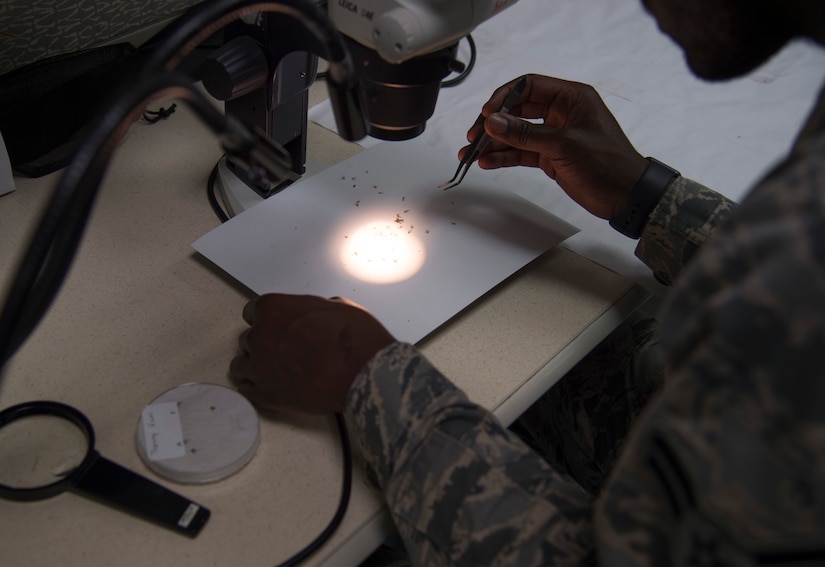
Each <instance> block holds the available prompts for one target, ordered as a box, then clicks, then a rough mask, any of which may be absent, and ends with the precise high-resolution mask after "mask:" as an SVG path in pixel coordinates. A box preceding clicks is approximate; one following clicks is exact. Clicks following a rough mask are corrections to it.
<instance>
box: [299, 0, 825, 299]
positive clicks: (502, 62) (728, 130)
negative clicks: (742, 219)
mask: <svg viewBox="0 0 825 567" xmlns="http://www.w3.org/2000/svg"><path fill="white" fill-rule="evenodd" d="M473 37H474V38H475V42H476V44H477V46H478V60H477V64H476V66H475V69H474V70H473V71H472V73H471V75H470V76H469V77H468V78H467V80H466V81H465V82H464V83H462V84H461V85H459V86H457V87H454V88H449V89H442V91H441V94H440V96H439V100H438V104H437V106H436V110H435V114H434V116H433V118H432V119H431V120H429V121H428V123H427V129H426V131H425V132H424V134H423V136H422V137H423V139H425V140H426V141H427V143H428V144H430V145H431V146H433V147H434V148H437V149H439V150H441V151H443V152H444V153H445V154H447V155H451V156H455V155H456V154H457V153H458V150H459V148H460V147H461V146H462V145H464V144H465V143H466V132H467V129H468V128H469V127H470V125H471V124H472V123H473V121H474V120H475V117H476V116H477V115H478V112H479V110H480V109H481V106H482V105H483V104H484V102H486V101H487V99H488V98H489V96H490V94H492V92H493V90H494V89H495V88H496V87H498V86H499V85H501V84H503V83H505V82H507V81H509V80H510V79H513V78H515V77H517V76H519V75H521V74H523V73H540V74H545V75H551V76H556V77H561V78H565V79H570V80H574V81H580V82H584V83H588V84H591V85H593V86H595V87H596V89H597V90H598V91H599V93H600V94H601V96H602V98H603V99H604V101H605V103H606V104H607V106H608V107H609V108H610V109H611V111H612V112H613V113H614V114H615V116H616V117H617V118H618V120H619V122H620V124H621V125H622V127H623V129H624V131H625V133H626V134H627V135H628V136H629V138H630V140H631V141H632V142H633V144H634V146H635V147H636V148H637V149H638V150H639V151H640V152H641V153H642V154H644V155H651V156H654V157H656V158H658V159H660V160H662V161H664V162H666V163H668V164H670V165H672V166H673V167H675V168H676V169H678V170H680V171H681V172H682V174H683V175H685V176H686V177H689V178H691V179H694V180H696V181H699V182H700V183H704V184H706V185H708V186H710V187H713V188H714V189H716V190H718V191H720V192H721V193H723V194H725V195H727V196H728V197H730V198H732V199H734V200H740V199H741V198H742V197H743V196H744V194H745V192H746V191H747V190H748V188H749V187H750V186H752V185H753V183H754V182H755V181H757V180H758V179H759V177H760V176H761V175H763V174H764V173H765V172H766V170H767V169H769V168H770V167H771V165H772V164H774V163H775V162H776V160H777V159H779V158H780V157H781V156H782V155H784V154H785V153H786V152H787V151H788V149H789V147H790V144H791V142H792V140H793V138H794V137H795V135H796V133H797V131H798V130H799V128H800V127H801V124H802V121H803V120H804V118H805V116H806V115H807V113H808V111H809V110H810V108H811V106H812V104H813V102H814V100H815V98H816V95H817V93H818V91H819V88H820V85H821V84H822V81H823V76H825V71H823V69H825V50H822V49H821V48H819V47H816V46H813V45H808V44H805V43H795V44H793V45H790V46H789V47H787V48H786V49H785V50H784V51H782V52H781V53H780V54H779V55H778V56H777V57H775V58H774V59H773V60H772V61H770V62H768V63H767V64H766V65H764V66H763V67H761V68H760V69H758V70H756V71H754V72H753V73H751V74H750V75H748V76H747V77H743V78H741V79H737V80H734V81H728V82H725V83H721V84H720V83H708V82H705V81H702V80H700V79H698V78H696V77H695V76H694V75H692V73H691V72H690V70H689V69H688V68H687V66H686V65H685V62H684V57H683V55H682V52H681V49H680V48H679V47H678V46H677V45H676V44H675V43H674V42H673V41H672V40H671V39H670V38H668V37H667V36H665V35H664V34H662V33H661V32H660V31H659V30H658V28H657V27H656V23H655V21H654V20H653V18H652V17H651V16H649V15H648V14H647V13H646V12H645V11H644V9H643V8H642V5H641V2H639V0H586V1H583V2H554V1H548V0H519V2H518V3H516V4H515V5H514V6H512V7H511V8H508V9H507V10H505V11H504V12H502V13H501V14H500V15H498V16H496V17H495V18H492V19H490V20H488V21H487V22H484V23H483V24H482V25H481V26H479V27H478V28H477V29H476V30H475V31H473ZM459 55H460V57H459V58H460V59H462V60H464V61H466V60H467V59H468V56H467V46H466V43H465V42H462V43H461V44H460V51H459ZM310 119H312V120H314V121H316V122H318V123H319V124H321V125H323V126H325V127H327V128H330V129H334V128H335V126H334V120H333V118H332V115H331V112H330V110H329V107H328V105H326V104H322V105H318V106H316V107H314V108H312V109H311V110H310ZM370 143H373V141H372V140H371V139H367V140H365V141H364V143H363V145H365V147H368V146H369V144H370ZM513 175H514V176H515V179H516V180H517V183H516V184H515V186H517V187H518V191H519V192H520V193H521V194H523V195H525V196H526V197H528V198H529V199H531V200H532V201H534V202H537V203H540V204H541V205H542V206H544V207H546V208H547V209H548V210H550V211H552V212H553V214H555V215H557V216H558V217H560V218H562V219H564V220H565V221H567V222H569V223H570V224H572V225H574V226H576V227H578V228H579V229H581V230H580V232H579V233H578V234H576V235H575V236H573V237H572V238H570V239H568V240H567V241H566V242H565V243H564V245H565V246H566V247H569V248H571V249H573V250H575V251H576V252H578V253H580V254H583V255H585V256H587V257H589V258H591V259H593V260H595V261H597V262H600V263H601V264H603V265H605V266H607V267H609V268H611V269H613V270H615V271H617V272H619V273H622V274H624V275H626V276H628V277H630V278H633V279H635V280H636V281H638V282H639V283H642V284H643V285H645V286H646V287H647V288H648V289H651V290H653V291H661V288H660V286H659V284H657V283H656V282H655V281H654V280H653V278H652V277H651V276H650V271H649V270H648V269H647V267H646V266H644V265H643V264H642V263H641V262H639V261H638V260H637V259H636V258H635V256H634V255H633V250H634V248H635V244H636V243H635V241H633V240H630V239H627V238H623V237H621V236H619V235H618V233H617V232H616V231H614V230H613V229H612V228H610V226H609V225H608V224H607V222H605V221H603V220H601V219H598V218H595V217H593V216H591V215H590V214H589V213H587V212H586V211H584V210H583V209H582V208H581V207H579V206H578V205H577V204H576V203H574V202H573V201H572V200H570V199H569V198H568V197H567V196H566V195H565V194H564V193H563V191H561V189H560V188H559V187H558V186H557V185H556V184H555V183H554V182H553V181H551V180H550V179H548V178H547V177H546V176H544V174H543V173H542V172H541V171H536V170H529V169H524V168H522V169H519V170H517V171H515V172H514V173H513Z"/></svg>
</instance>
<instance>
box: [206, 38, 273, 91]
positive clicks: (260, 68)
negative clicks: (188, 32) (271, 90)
mask: <svg viewBox="0 0 825 567" xmlns="http://www.w3.org/2000/svg"><path fill="white" fill-rule="evenodd" d="M201 75H202V79H203V85H204V87H206V90H207V92H209V94H210V95H212V96H213V97H215V98H216V99H218V100H223V101H227V100H232V99H234V98H238V97H239V96H243V95H245V94H248V93H250V92H252V91H254V90H257V89H260V88H262V87H263V86H264V85H265V84H266V80H267V77H268V76H269V65H268V64H267V60H266V54H265V53H264V51H263V49H261V46H260V45H259V44H258V42H256V41H255V40H254V39H252V38H251V37H249V36H241V37H238V38H235V39H233V40H232V41H230V42H228V43H226V44H225V45H224V46H223V47H221V48H220V49H218V50H217V51H215V52H214V53H212V54H211V55H210V56H209V57H208V58H207V59H206V60H205V61H204V62H203V66H202V67H201Z"/></svg>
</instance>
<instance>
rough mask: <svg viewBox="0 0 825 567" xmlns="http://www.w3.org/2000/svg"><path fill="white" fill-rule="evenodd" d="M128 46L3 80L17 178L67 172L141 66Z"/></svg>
mask: <svg viewBox="0 0 825 567" xmlns="http://www.w3.org/2000/svg"><path fill="white" fill-rule="evenodd" d="M140 59H141V58H140V54H139V52H138V50H137V49H136V48H135V47H133V46H132V45H130V44H128V43H122V44H117V45H111V46H106V47H99V48H93V49H87V50H83V51H79V52H76V53H70V54H66V55H59V56H56V57H49V58H46V59H43V60H41V61H38V62H36V63H32V64H30V65H26V66H25V67H21V68H19V69H15V70H14V71H11V72H10V73H6V74H5V75H3V76H0V132H2V133H3V139H4V140H5V143H6V149H7V151H8V154H9V161H10V162H11V166H12V169H13V170H14V171H15V173H18V174H20V175H24V176H27V177H40V176H42V175H46V174H48V173H52V172H53V171H57V170H58V169H61V168H63V167H65V166H66V165H67V164H68V163H69V161H70V160H71V158H72V156H73V155H74V152H75V150H76V149H77V147H78V146H79V145H80V143H81V142H82V141H83V139H84V138H85V134H86V132H87V131H88V129H89V128H90V127H91V125H92V124H93V123H94V120H95V117H96V116H97V115H98V114H99V113H100V112H102V111H103V110H104V108H105V105H106V103H107V101H108V100H109V97H111V96H112V94H113V93H114V92H116V91H117V90H118V89H119V88H121V86H122V85H124V84H128V81H130V80H132V79H133V78H134V77H135V76H136V75H137V72H138V69H139V66H140Z"/></svg>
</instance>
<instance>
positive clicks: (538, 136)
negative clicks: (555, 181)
mask: <svg viewBox="0 0 825 567" xmlns="http://www.w3.org/2000/svg"><path fill="white" fill-rule="evenodd" d="M485 127H486V129H487V133H488V134H489V135H490V137H491V138H494V139H496V140H498V141H500V142H503V143H505V144H507V145H508V146H512V147H514V148H518V149H520V150H527V151H530V152H535V153H536V154H542V155H548V156H550V157H551V158H552V156H553V153H554V152H553V150H554V148H555V147H557V145H558V142H559V140H560V135H559V133H558V130H556V129H555V128H550V127H547V126H545V125H543V124H534V123H533V122H529V121H527V120H521V119H520V118H516V117H515V116H510V115H507V114H501V113H495V114H491V115H490V116H489V117H488V118H487V122H486V123H485Z"/></svg>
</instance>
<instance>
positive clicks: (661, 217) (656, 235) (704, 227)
mask: <svg viewBox="0 0 825 567" xmlns="http://www.w3.org/2000/svg"><path fill="white" fill-rule="evenodd" d="M735 207H736V204H735V203H734V202H733V201H731V200H730V199H728V198H726V197H725V196H723V195H721V194H719V193H717V192H716V191H713V190H712V189H708V188H707V187H705V186H704V185H701V184H699V183H696V182H695V181H691V180H690V179H687V178H684V177H677V178H676V179H674V180H673V183H671V184H670V187H668V189H667V191H666V192H665V194H664V195H663V196H662V198H661V200H660V201H659V204H658V205H657V206H656V208H655V209H653V212H652V213H651V214H650V219H649V220H648V222H647V225H646V226H645V229H644V231H643V232H642V237H641V238H640V239H639V244H638V246H637V247H636V256H637V257H638V258H639V259H640V260H642V262H644V263H645V264H646V265H647V266H648V267H649V268H650V269H651V270H652V271H653V274H654V275H655V276H656V279H657V280H659V281H660V282H661V283H663V284H665V285H671V284H672V283H673V282H674V281H675V280H676V278H677V276H678V275H679V273H680V272H681V270H682V268H683V267H684V266H686V265H687V263H688V262H689V261H690V259H691V258H692V257H693V254H694V253H695V252H696V250H698V249H699V247H700V246H701V245H702V243H703V242H704V241H705V239H706V238H707V237H708V235H709V234H710V233H711V231H712V230H713V227H714V226H716V225H718V224H719V223H720V222H721V221H723V220H724V219H726V218H728V217H729V216H730V213H731V211H733V210H734V208H735Z"/></svg>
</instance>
